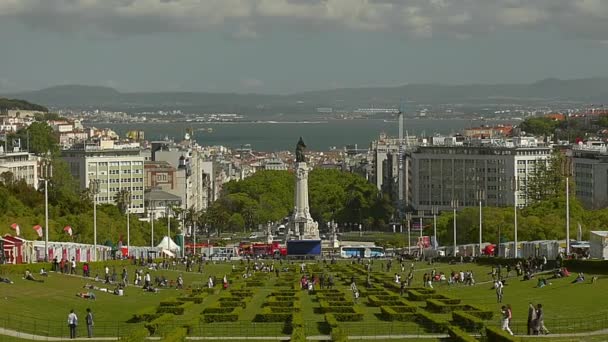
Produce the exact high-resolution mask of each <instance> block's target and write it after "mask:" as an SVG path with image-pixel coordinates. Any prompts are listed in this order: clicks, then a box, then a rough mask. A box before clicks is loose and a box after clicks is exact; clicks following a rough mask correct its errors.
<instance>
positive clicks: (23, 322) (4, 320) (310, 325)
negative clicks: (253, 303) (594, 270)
mask: <svg viewBox="0 0 608 342" xmlns="http://www.w3.org/2000/svg"><path fill="white" fill-rule="evenodd" d="M84 319H85V317H84V315H81V317H80V324H79V326H78V328H77V333H78V336H86V324H85V320H84ZM486 324H488V325H494V326H496V327H500V322H499V321H498V320H491V321H488V322H487V323H486ZM185 325H188V326H189V328H190V331H189V336H200V337H211V336H214V337H222V336H225V337H245V336H264V337H267V338H268V339H273V338H276V339H280V338H284V337H286V336H289V334H290V333H291V331H290V330H291V329H290V326H289V324H285V323H256V322H249V321H237V322H226V323H203V322H198V323H195V324H192V323H191V322H186V321H185V320H184V321H180V320H179V319H176V320H174V321H172V322H169V323H167V324H165V325H164V326H163V331H168V330H171V329H173V328H178V327H183V326H185ZM545 325H546V326H547V328H548V329H549V331H550V332H551V334H568V333H580V332H588V331H596V330H603V329H608V314H601V315H591V316H588V317H586V318H585V319H578V320H572V319H552V318H550V317H549V318H546V319H545ZM0 326H1V327H3V328H6V329H10V330H14V331H17V332H19V333H25V334H32V335H38V336H43V337H67V336H69V329H68V326H67V316H66V319H65V320H64V319H40V318H34V317H28V316H23V315H18V314H7V313H3V314H1V315H0ZM141 326H143V323H125V322H120V321H95V326H94V336H95V337H119V336H125V335H127V334H128V333H129V332H130V331H132V330H133V329H134V328H138V327H141ZM340 326H342V327H343V328H344V330H345V331H346V332H347V334H348V335H349V336H368V337H377V336H400V335H429V334H433V333H430V332H429V331H431V329H432V328H433V327H432V326H430V325H429V326H425V325H423V324H419V323H415V322H409V321H408V322H398V321H394V322H384V321H379V322H373V323H372V322H365V321H364V322H342V323H340ZM511 329H512V330H513V332H514V333H515V334H516V335H526V334H527V333H528V328H527V322H526V321H525V320H514V321H513V322H512V324H511ZM304 331H305V333H306V336H319V335H329V334H330V327H329V325H327V323H325V322H323V321H307V322H305V323H304ZM478 333H481V334H483V330H482V331H479V332H478Z"/></svg>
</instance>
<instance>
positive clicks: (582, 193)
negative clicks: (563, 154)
mask: <svg viewBox="0 0 608 342" xmlns="http://www.w3.org/2000/svg"><path fill="white" fill-rule="evenodd" d="M572 166H573V167H572V168H573V173H574V174H573V176H574V182H575V184H576V186H575V192H576V197H577V198H578V199H579V200H580V201H581V203H582V204H583V206H584V207H585V208H587V209H601V208H606V207H607V206H608V151H607V150H606V146H605V145H600V146H591V145H587V146H576V147H575V148H574V149H573V150H572Z"/></svg>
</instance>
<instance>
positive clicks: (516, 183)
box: [511, 176, 519, 258]
mask: <svg viewBox="0 0 608 342" xmlns="http://www.w3.org/2000/svg"><path fill="white" fill-rule="evenodd" d="M511 188H512V190H513V257H514V258H517V249H518V248H517V196H518V194H517V192H518V191H519V181H518V179H517V176H513V184H512V187H511Z"/></svg>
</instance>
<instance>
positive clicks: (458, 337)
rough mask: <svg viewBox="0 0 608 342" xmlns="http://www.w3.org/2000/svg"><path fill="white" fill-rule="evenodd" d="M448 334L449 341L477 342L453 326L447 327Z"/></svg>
mask: <svg viewBox="0 0 608 342" xmlns="http://www.w3.org/2000/svg"><path fill="white" fill-rule="evenodd" d="M448 334H449V335H450V341H455V342H477V339H476V338H474V337H473V336H470V335H469V334H467V333H466V332H465V331H463V330H461V329H460V328H458V327H455V326H449V327H448Z"/></svg>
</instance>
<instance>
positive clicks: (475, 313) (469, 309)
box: [465, 305, 494, 321]
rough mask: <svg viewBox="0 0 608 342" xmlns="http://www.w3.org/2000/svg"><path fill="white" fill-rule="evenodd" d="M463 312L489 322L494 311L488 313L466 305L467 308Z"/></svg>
mask: <svg viewBox="0 0 608 342" xmlns="http://www.w3.org/2000/svg"><path fill="white" fill-rule="evenodd" d="M465 310H466V311H467V313H468V314H469V315H472V316H475V317H478V318H481V319H483V320H486V321H487V320H490V319H492V318H493V317H494V311H489V310H481V309H478V308H477V307H474V306H471V305H468V306H467V308H465Z"/></svg>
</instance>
